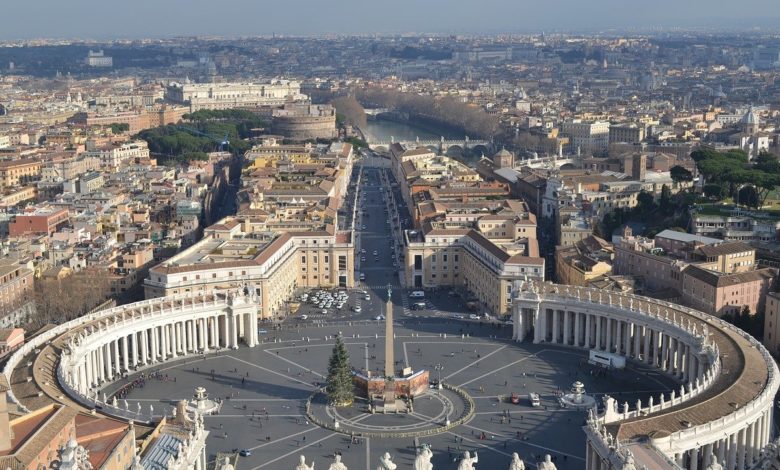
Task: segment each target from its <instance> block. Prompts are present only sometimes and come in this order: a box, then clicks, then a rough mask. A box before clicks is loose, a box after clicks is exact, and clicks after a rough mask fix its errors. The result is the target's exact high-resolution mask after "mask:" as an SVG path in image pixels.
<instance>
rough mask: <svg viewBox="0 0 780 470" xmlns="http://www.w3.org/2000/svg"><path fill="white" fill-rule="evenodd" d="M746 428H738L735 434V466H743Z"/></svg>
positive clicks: (745, 449) (745, 450)
mask: <svg viewBox="0 0 780 470" xmlns="http://www.w3.org/2000/svg"><path fill="white" fill-rule="evenodd" d="M746 443H747V428H742V429H740V430H739V434H738V435H737V468H740V469H742V468H745V456H746V452H747V448H746V447H747V446H746Z"/></svg>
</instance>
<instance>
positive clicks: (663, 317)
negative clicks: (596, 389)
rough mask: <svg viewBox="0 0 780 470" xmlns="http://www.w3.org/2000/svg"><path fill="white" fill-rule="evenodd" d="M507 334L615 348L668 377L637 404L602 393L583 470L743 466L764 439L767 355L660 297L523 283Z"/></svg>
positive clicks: (732, 330)
mask: <svg viewBox="0 0 780 470" xmlns="http://www.w3.org/2000/svg"><path fill="white" fill-rule="evenodd" d="M513 321H514V326H513V338H514V339H515V340H516V341H522V340H524V339H525V338H526V336H528V335H529V334H531V333H533V341H534V343H549V344H557V345H561V346H569V347H574V348H583V349H589V350H597V351H604V352H609V353H612V354H619V355H621V356H624V357H626V358H628V359H630V360H632V361H635V362H640V363H643V364H646V365H649V366H651V367H655V368H656V369H658V370H659V371H660V372H662V373H664V374H666V375H668V376H669V377H672V378H674V379H675V380H677V381H678V382H679V384H680V388H679V390H672V391H670V393H667V394H661V395H660V396H659V397H658V398H657V399H656V398H654V397H650V399H649V400H648V401H647V402H646V403H642V402H641V401H637V403H632V404H629V403H618V402H617V401H616V400H615V399H613V398H611V397H605V400H604V412H603V413H602V414H600V415H596V414H595V413H592V414H591V416H590V419H589V420H588V425H587V426H585V432H586V435H587V441H588V442H587V455H586V457H587V469H588V470H603V469H622V468H626V469H628V468H634V467H631V466H630V465H629V463H630V462H633V461H635V462H636V464H635V465H636V468H642V465H646V466H647V467H648V468H670V469H673V468H684V469H690V470H698V469H705V468H707V466H708V465H709V464H710V463H713V462H715V461H717V462H719V463H722V464H724V468H727V469H729V470H731V469H740V470H741V469H746V468H751V467H752V466H753V464H754V463H755V462H757V461H758V460H759V458H760V456H761V449H762V448H764V447H765V446H766V445H767V444H768V443H769V442H770V440H771V434H772V410H773V403H774V397H775V394H776V393H777V390H778V387H780V377H779V375H778V368H777V366H776V364H775V361H774V360H773V359H772V357H771V356H770V355H769V352H768V351H767V350H766V349H765V348H764V346H763V345H762V344H761V343H760V342H758V341H757V340H756V339H754V338H753V337H752V336H750V335H748V334H747V333H745V332H744V331H742V330H740V329H738V328H736V327H734V326H733V325H731V324H729V323H727V322H725V321H723V320H720V319H718V318H716V317H713V316H710V315H706V314H704V313H701V312H698V311H695V310H692V309H689V308H686V307H682V306H680V305H676V304H672V303H669V302H664V301H660V300H655V299H650V298H646V297H640V296H635V295H630V294H620V293H613V292H605V291H600V290H597V289H590V288H583V287H575V286H562V285H554V284H550V283H541V282H527V283H522V285H521V286H520V288H519V289H518V290H517V291H516V292H515V294H514V298H513Z"/></svg>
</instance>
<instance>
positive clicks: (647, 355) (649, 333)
mask: <svg viewBox="0 0 780 470" xmlns="http://www.w3.org/2000/svg"><path fill="white" fill-rule="evenodd" d="M644 333H645V334H644V340H645V358H644V359H645V364H650V339H651V337H652V336H653V330H651V329H650V328H648V327H647V326H645V327H644Z"/></svg>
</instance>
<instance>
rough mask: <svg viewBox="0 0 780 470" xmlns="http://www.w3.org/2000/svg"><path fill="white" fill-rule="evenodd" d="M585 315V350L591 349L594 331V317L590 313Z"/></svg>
mask: <svg viewBox="0 0 780 470" xmlns="http://www.w3.org/2000/svg"><path fill="white" fill-rule="evenodd" d="M583 315H585V349H590V348H591V340H590V336H591V330H592V329H593V315H591V314H590V313H583Z"/></svg>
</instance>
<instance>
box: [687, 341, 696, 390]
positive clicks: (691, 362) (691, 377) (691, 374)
mask: <svg viewBox="0 0 780 470" xmlns="http://www.w3.org/2000/svg"><path fill="white" fill-rule="evenodd" d="M687 351H688V353H687V355H688V374H687V375H688V382H694V381H695V380H696V355H695V354H691V352H692V351H691V348H690V347H688V350H687Z"/></svg>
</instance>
